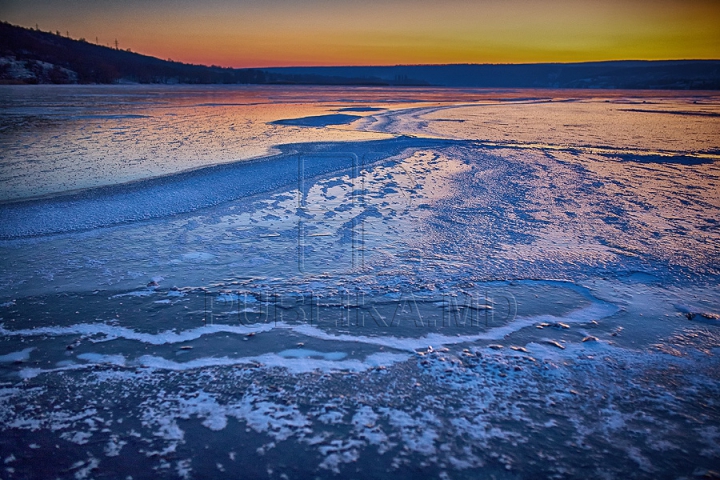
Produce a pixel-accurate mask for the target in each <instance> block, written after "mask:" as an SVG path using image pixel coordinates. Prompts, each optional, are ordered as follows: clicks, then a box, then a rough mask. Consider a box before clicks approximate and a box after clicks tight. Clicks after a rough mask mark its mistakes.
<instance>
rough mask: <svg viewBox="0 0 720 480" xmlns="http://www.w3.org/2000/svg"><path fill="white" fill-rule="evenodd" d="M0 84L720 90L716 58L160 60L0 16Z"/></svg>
mask: <svg viewBox="0 0 720 480" xmlns="http://www.w3.org/2000/svg"><path fill="white" fill-rule="evenodd" d="M0 83H16V84H34V83H57V84H62V83H170V84H171V83H188V84H194V83H197V84H237V83H252V84H298V85H370V86H373V85H376V86H385V85H407V86H413V85H414V86H446V87H482V88H623V89H645V88H647V89H684V90H685V89H693V90H700V89H705V90H720V61H718V60H673V61H613V62H588V63H539V64H516V65H513V64H509V65H493V64H480V65H478V64H466V65H406V66H388V67H352V66H349V67H282V68H262V69H257V68H256V69H236V68H222V67H215V66H211V67H208V66H202V65H190V64H186V63H180V62H173V61H168V60H161V59H159V58H155V57H150V56H147V55H141V54H138V53H134V52H130V51H127V50H119V49H116V48H110V47H106V46H102V45H95V44H92V43H89V42H87V41H85V40H83V39H80V40H74V39H71V38H67V37H63V36H62V35H58V34H53V33H48V32H41V31H39V30H33V29H28V28H23V27H17V26H13V25H10V24H8V23H4V22H0Z"/></svg>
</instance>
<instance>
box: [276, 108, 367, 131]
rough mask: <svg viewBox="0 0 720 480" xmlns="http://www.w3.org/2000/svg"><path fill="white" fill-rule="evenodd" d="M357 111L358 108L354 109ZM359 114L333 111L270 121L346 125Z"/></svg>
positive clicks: (303, 125)
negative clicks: (328, 113)
mask: <svg viewBox="0 0 720 480" xmlns="http://www.w3.org/2000/svg"><path fill="white" fill-rule="evenodd" d="M354 111H358V110H354ZM358 118H362V117H361V116H359V115H347V114H344V113H333V114H330V115H315V116H312V117H302V118H286V119H283V120H276V121H274V122H272V124H273V125H295V126H299V127H327V126H329V125H347V124H348V123H352V122H354V121H355V120H357V119H358Z"/></svg>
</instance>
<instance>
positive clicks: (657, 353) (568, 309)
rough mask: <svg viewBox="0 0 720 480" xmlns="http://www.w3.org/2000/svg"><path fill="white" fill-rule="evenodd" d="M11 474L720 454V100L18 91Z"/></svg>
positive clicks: (319, 91) (7, 260)
mask: <svg viewBox="0 0 720 480" xmlns="http://www.w3.org/2000/svg"><path fill="white" fill-rule="evenodd" d="M0 112H1V116H0V262H1V266H2V268H0V286H1V287H2V288H1V289H0V431H2V435H1V436H0V452H1V453H0V455H1V457H2V458H0V460H2V462H4V463H3V464H1V465H0V468H2V472H3V475H2V476H3V478H4V477H7V478H28V477H41V478H44V477H48V478H50V477H52V478H103V477H105V478H125V477H128V476H131V477H132V478H150V477H158V476H160V477H163V478H207V477H223V476H227V477H231V478H237V477H238V475H244V476H250V477H252V478H315V477H321V478H324V477H328V478H333V477H335V476H340V475H342V476H345V477H347V476H350V477H353V478H354V477H363V478H383V477H388V476H396V477H400V478H421V477H441V478H453V479H454V478H478V477H482V478H484V477H488V478H490V477H491V476H494V477H495V478H546V477H553V478H591V477H592V478H677V477H683V476H684V477H692V476H693V475H703V474H705V473H706V471H707V470H713V469H714V470H717V465H718V464H720V410H719V409H720V402H719V401H718V399H719V398H720V361H718V357H717V355H719V354H720V316H719V315H718V314H720V287H718V285H719V283H718V280H719V278H720V225H719V224H718V222H719V220H718V219H719V218H720V95H718V94H716V93H711V92H650V91H568V90H565V91H556V90H511V91H510V90H497V91H495V90H472V89H432V88H406V89H404V88H362V87H342V88H340V87H337V88H335V87H284V86H283V87H227V86H209V87H188V86H177V87H145V86H87V87H81V86H72V87H40V86H38V87H9V86H3V87H0Z"/></svg>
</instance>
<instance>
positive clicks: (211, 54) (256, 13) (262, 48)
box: [0, 0, 720, 67]
mask: <svg viewBox="0 0 720 480" xmlns="http://www.w3.org/2000/svg"><path fill="white" fill-rule="evenodd" d="M0 14H1V16H2V19H3V20H5V21H9V22H10V23H16V24H20V25H23V26H35V24H36V23H37V24H38V25H39V26H40V28H41V29H42V30H46V31H47V30H52V31H54V30H56V29H57V30H60V31H62V32H65V31H68V30H69V31H70V34H71V36H72V37H74V38H78V37H84V38H86V39H88V40H89V41H93V40H94V39H95V37H98V39H99V41H100V43H102V44H112V43H113V42H114V39H115V38H117V39H118V41H119V43H120V47H121V48H131V49H132V50H133V51H136V52H140V53H145V54H148V55H153V56H157V57H160V58H172V59H174V60H179V61H183V62H189V63H200V64H208V65H209V64H215V65H222V66H232V67H251V66H256V67H267V66H283V65H395V64H428V63H533V62H573V61H597V60H623V59H645V60H655V59H683V58H685V59H687V58H693V59H710V58H713V59H717V58H720V28H718V25H720V2H717V1H705V0H695V1H693V0H688V1H677V0H658V1H654V2H652V1H646V0H640V1H624V2H623V1H620V0H612V1H606V2H598V1H588V0H577V1H566V0H560V1H558V0H537V1H531V0H505V1H500V0H486V1H476V2H468V1H462V0H451V1H449V2H444V3H442V4H441V3H439V2H429V1H425V0H420V1H409V0H389V1H385V2H380V1H375V0H373V1H366V2H357V1H355V2H353V1H349V0H336V1H329V0H295V1H293V0H274V1H267V2H261V1H259V0H252V1H248V0H246V1H230V0H213V1H209V2H190V1H184V0H178V1H170V0H158V1H155V2H149V1H142V0H136V1H132V0H131V1H127V2H123V3H117V2H110V1H106V0H96V1H94V2H90V1H89V0H77V1H74V2H61V1H59V0H25V1H19V0H8V1H6V2H5V6H3V9H2V10H1V11H0Z"/></svg>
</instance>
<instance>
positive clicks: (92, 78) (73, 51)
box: [0, 22, 267, 83]
mask: <svg viewBox="0 0 720 480" xmlns="http://www.w3.org/2000/svg"><path fill="white" fill-rule="evenodd" d="M0 56H2V57H5V58H11V57H14V58H15V60H16V62H18V63H20V65H21V66H23V67H25V69H26V70H28V71H31V72H32V73H34V76H27V77H25V78H24V79H23V78H19V79H18V78H13V75H12V72H11V71H10V70H11V66H10V64H9V63H5V64H2V65H0V78H2V79H4V80H5V83H116V82H119V81H121V80H122V81H128V82H138V83H266V82H267V78H266V75H267V74H266V73H265V72H263V71H261V70H256V69H234V68H221V67H206V66H201V65H189V64H184V63H180V62H172V61H167V60H160V59H159V58H155V57H150V56H147V55H140V54H137V53H133V52H130V51H126V50H119V49H116V48H110V47H105V46H102V45H95V44H92V43H89V42H86V41H84V40H74V39H71V38H67V37H63V36H62V35H57V34H54V33H47V32H41V31H38V30H32V29H27V28H22V27H16V26H13V25H10V24H8V23H4V22H3V23H0ZM39 62H44V63H46V64H50V65H43V64H42V63H39ZM68 71H69V72H68ZM73 72H74V73H75V74H76V75H72V73H73ZM3 77H4V78H3Z"/></svg>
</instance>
